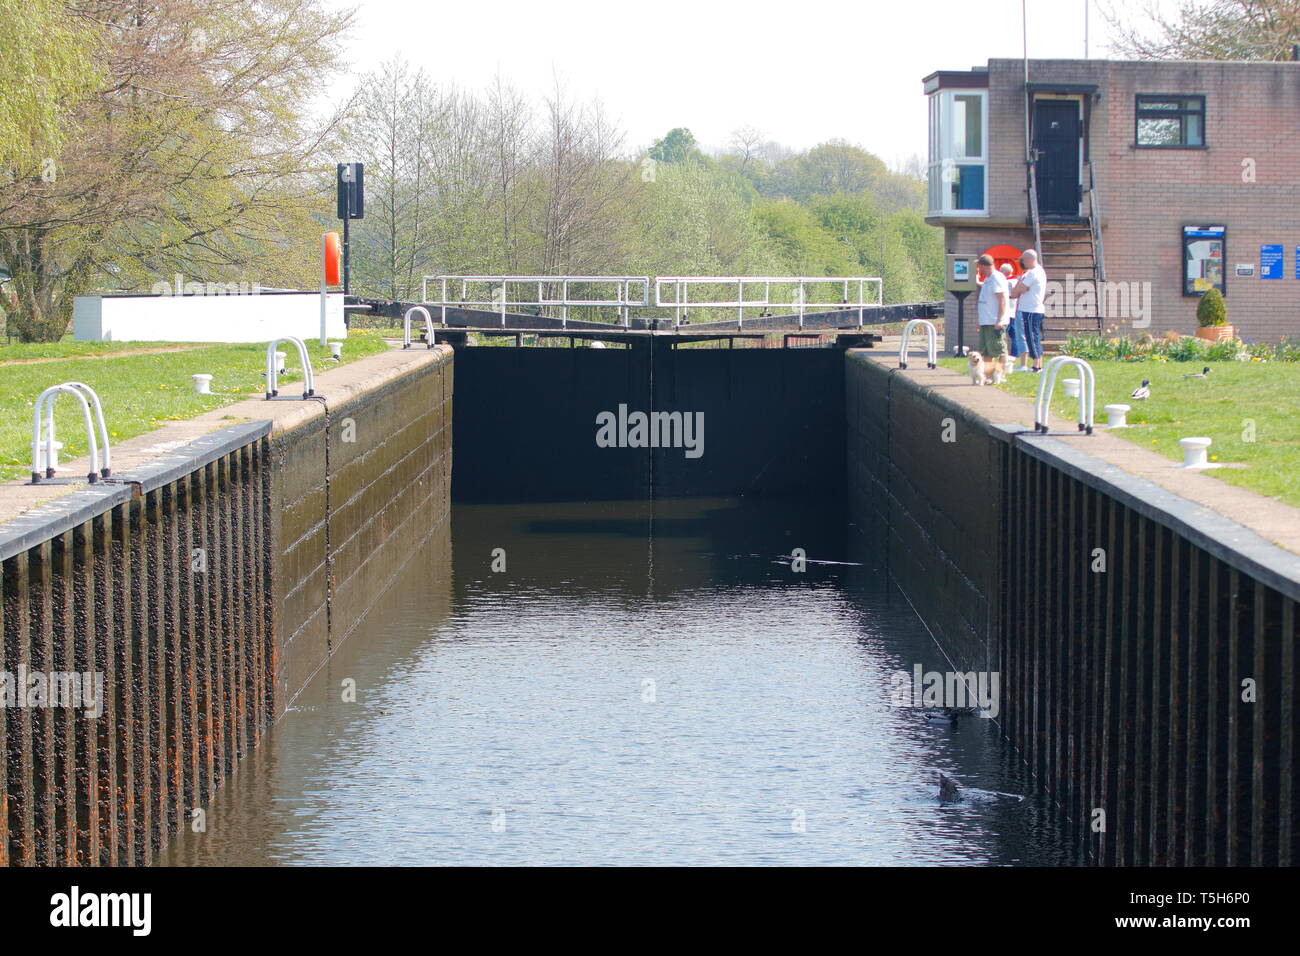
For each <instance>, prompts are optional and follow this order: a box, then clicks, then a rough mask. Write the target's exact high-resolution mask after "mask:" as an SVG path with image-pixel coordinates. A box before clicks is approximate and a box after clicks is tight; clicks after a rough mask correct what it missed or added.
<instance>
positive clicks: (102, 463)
mask: <svg viewBox="0 0 1300 956" xmlns="http://www.w3.org/2000/svg"><path fill="white" fill-rule="evenodd" d="M60 395H71V396H73V397H74V398H76V399H77V401H78V402H79V403H80V404H81V415H82V420H83V421H84V422H85V424H86V444H87V445H88V446H89V447H90V471H89V473H88V474H87V475H86V480H87V481H89V482H90V483H91V484H94V483H95V482H96V481H98V480H99V479H100V478H101V477H103V478H107V477H108V476H109V475H110V474H112V463H111V461H110V458H109V450H108V426H107V425H105V424H104V408H103V406H102V405H101V404H100V403H99V396H98V395H96V394H95V390H94V389H93V388H91V387H90V386H89V385H87V384H86V383H85V382H64V383H63V384H61V385H52V386H50V387H49V388H47V389H46V390H45V391H43V392H41V394H40V395H39V396H37V399H36V405H35V407H34V409H33V411H32V484H34V485H37V484H40V481H41V476H42V474H43V475H44V476H45V477H46V478H47V479H48V478H53V477H54V473H55V469H56V468H57V467H58V464H59V454H58V444H57V442H56V441H55V439H54V402H55V400H56V399H57V398H58V397H59V396H60ZM92 406H93V408H94V414H93V415H92V414H91V408H92ZM42 425H43V426H44V428H43V429H42ZM96 427H98V430H99V441H98V442H96V440H95V430H96Z"/></svg>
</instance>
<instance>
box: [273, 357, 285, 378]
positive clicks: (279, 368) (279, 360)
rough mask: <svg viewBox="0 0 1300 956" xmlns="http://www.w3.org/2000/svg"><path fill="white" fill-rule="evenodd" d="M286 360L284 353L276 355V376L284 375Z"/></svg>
mask: <svg viewBox="0 0 1300 956" xmlns="http://www.w3.org/2000/svg"><path fill="white" fill-rule="evenodd" d="M284 358H285V355H284V353H283V352H276V353H275V374H276V375H283V374H284Z"/></svg>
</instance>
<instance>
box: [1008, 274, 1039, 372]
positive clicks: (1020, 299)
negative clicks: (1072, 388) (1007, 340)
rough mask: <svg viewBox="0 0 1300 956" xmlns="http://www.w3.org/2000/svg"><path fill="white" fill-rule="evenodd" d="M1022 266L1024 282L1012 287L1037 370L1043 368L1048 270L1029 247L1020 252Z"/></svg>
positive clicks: (1018, 321)
mask: <svg viewBox="0 0 1300 956" xmlns="http://www.w3.org/2000/svg"><path fill="white" fill-rule="evenodd" d="M1020 265H1021V267H1022V268H1023V269H1024V270H1025V271H1024V272H1023V273H1021V275H1020V281H1019V282H1018V283H1016V286H1015V288H1013V289H1012V290H1011V297H1012V298H1013V299H1016V300H1017V302H1016V328H1017V330H1021V329H1023V330H1024V332H1023V334H1024V336H1025V349H1026V352H1027V353H1028V355H1029V357H1030V358H1031V359H1033V362H1034V371H1035V372H1038V371H1041V370H1042V368H1043V313H1044V311H1045V309H1044V307H1043V303H1044V302H1045V301H1046V299H1047V273H1046V272H1044V271H1043V267H1042V266H1040V265H1039V264H1038V253H1037V252H1035V251H1034V250H1033V249H1026V250H1025V251H1024V252H1022V253H1021V254H1020Z"/></svg>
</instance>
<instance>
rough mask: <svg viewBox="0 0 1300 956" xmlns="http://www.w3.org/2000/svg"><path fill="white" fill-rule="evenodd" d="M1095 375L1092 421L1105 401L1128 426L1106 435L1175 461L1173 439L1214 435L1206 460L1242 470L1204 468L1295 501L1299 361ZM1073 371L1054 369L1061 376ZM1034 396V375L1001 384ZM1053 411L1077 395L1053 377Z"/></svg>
mask: <svg viewBox="0 0 1300 956" xmlns="http://www.w3.org/2000/svg"><path fill="white" fill-rule="evenodd" d="M939 364H940V365H942V366H943V367H944V368H948V369H952V370H953V371H957V372H961V373H963V374H964V373H965V371H966V363H965V362H964V361H963V360H962V359H956V358H944V359H940V361H939ZM1090 364H1091V365H1092V368H1093V370H1094V372H1095V373H1096V375H1097V405H1096V411H1097V421H1098V422H1099V423H1104V422H1105V421H1106V414H1105V411H1104V408H1105V406H1106V405H1128V406H1130V407H1131V408H1132V409H1133V410H1132V411H1131V412H1130V413H1129V416H1128V420H1129V424H1131V425H1133V426H1134V427H1132V428H1122V429H1120V430H1119V431H1116V432H1112V434H1113V435H1115V436H1116V437H1119V438H1123V439H1124V440H1125V441H1130V442H1133V443H1134V444H1136V445H1141V446H1142V447H1144V448H1149V449H1151V450H1152V451H1155V452H1159V453H1160V454H1162V455H1164V456H1165V457H1166V458H1170V459H1173V460H1174V461H1182V459H1183V451H1182V448H1181V447H1180V446H1179V444H1178V440H1179V439H1180V438H1189V437H1192V436H1194V435H1204V436H1206V437H1208V438H1212V439H1214V444H1213V445H1211V446H1210V454H1211V458H1212V460H1214V461H1219V462H1224V463H1228V462H1233V463H1242V464H1245V465H1246V466H1247V467H1245V468H1221V469H1215V470H1213V471H1207V472H1206V474H1208V475H1212V476H1213V477H1215V478H1218V479H1219V480H1221V481H1225V482H1227V483H1229V484H1233V485H1240V486H1242V487H1244V488H1251V489H1253V490H1254V491H1257V492H1259V493H1260V494H1263V495H1267V496H1268V497H1270V498H1276V499H1278V500H1280V501H1283V502H1285V503H1287V504H1289V505H1293V506H1295V507H1300V364H1296V363H1290V362H1220V363H1215V362H1207V363H1204V364H1208V365H1209V366H1210V368H1211V369H1212V371H1211V372H1210V376H1209V378H1207V379H1204V380H1200V379H1184V378H1183V376H1184V375H1188V374H1191V373H1195V372H1199V371H1200V370H1201V367H1202V363H1201V362H1114V361H1111V362H1105V361H1099V362H1092V363H1090ZM1066 377H1072V376H1067V375H1066V373H1064V372H1063V373H1061V376H1060V378H1066ZM1143 379H1150V380H1151V397H1150V398H1148V399H1146V400H1145V401H1134V400H1133V399H1131V398H1129V395H1130V394H1131V393H1132V392H1133V389H1135V388H1137V387H1138V386H1139V385H1140V384H1142V380H1143ZM1001 387H1002V388H1004V389H1005V390H1006V391H1009V392H1011V393H1012V394H1014V395H1019V396H1022V397H1024V398H1027V399H1029V400H1030V401H1032V400H1033V398H1034V395H1035V394H1036V391H1037V388H1038V376H1037V375H1032V374H1015V375H1012V376H1010V377H1009V379H1008V380H1007V383H1006V385H1004V386H1001ZM1052 410H1053V411H1055V412H1056V413H1057V414H1058V415H1061V416H1063V417H1066V418H1072V417H1074V416H1076V415H1077V414H1078V399H1067V398H1066V397H1065V395H1064V390H1063V389H1062V388H1061V387H1060V380H1059V379H1058V381H1057V388H1056V389H1055V394H1054V395H1053V400H1052Z"/></svg>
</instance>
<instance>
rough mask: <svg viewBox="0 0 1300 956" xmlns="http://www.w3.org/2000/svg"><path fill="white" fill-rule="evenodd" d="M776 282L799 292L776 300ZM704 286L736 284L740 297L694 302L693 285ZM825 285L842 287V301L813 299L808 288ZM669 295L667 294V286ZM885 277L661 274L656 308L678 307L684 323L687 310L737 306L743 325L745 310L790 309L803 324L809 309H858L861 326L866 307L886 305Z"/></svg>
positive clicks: (676, 318) (677, 320)
mask: <svg viewBox="0 0 1300 956" xmlns="http://www.w3.org/2000/svg"><path fill="white" fill-rule="evenodd" d="M774 284H776V285H793V286H795V292H794V295H793V297H792V298H791V300H790V301H788V302H787V301H784V300H774V299H773V298H772V286H773V285H774ZM700 285H726V286H730V285H734V286H735V287H736V297H735V298H734V299H712V300H708V301H694V302H692V301H691V297H690V290H691V287H692V286H700ZM758 285H761V286H762V287H763V292H762V295H761V296H760V295H758V294H757V290H755V291H754V292H752V293H748V292H746V287H747V286H758ZM825 285H837V286H839V287H840V289H841V293H840V295H841V298H840V301H838V302H817V301H810V300H809V295H808V287H810V286H811V287H819V286H825ZM868 285H871V286H872V287H873V288H874V290H875V292H874V295H873V296H872V297H871V298H870V299H868V295H867V286H868ZM666 286H667V287H670V288H669V289H668V294H667V295H665V287H666ZM854 286H856V289H857V294H856V299H855V298H854V295H853V292H852V289H853V287H854ZM884 295H885V292H884V280H883V279H881V278H879V277H878V276H660V277H658V278H656V279H655V303H654V304H655V307H656V308H660V309H672V310H674V324H676V325H680V324H681V319H682V313H683V312H684V311H685V310H687V309H735V310H736V324H737V325H738V326H739V325H741V324H742V323H743V321H744V310H745V309H758V308H762V309H790V310H791V311H792V312H793V313H795V314H797V315H798V316H799V325H800V327H801V328H802V326H803V315H804V312H806V311H813V312H816V311H819V310H820V311H827V312H836V311H853V310H857V313H858V325H862V324H863V310H864V309H865V308H867V307H868V306H880V305H883V304H884V301H885V298H884Z"/></svg>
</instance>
